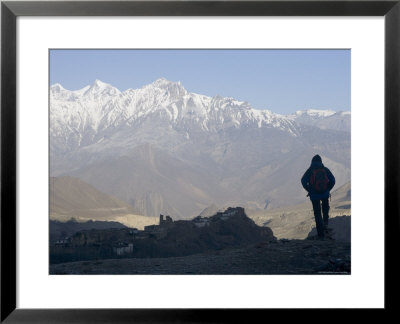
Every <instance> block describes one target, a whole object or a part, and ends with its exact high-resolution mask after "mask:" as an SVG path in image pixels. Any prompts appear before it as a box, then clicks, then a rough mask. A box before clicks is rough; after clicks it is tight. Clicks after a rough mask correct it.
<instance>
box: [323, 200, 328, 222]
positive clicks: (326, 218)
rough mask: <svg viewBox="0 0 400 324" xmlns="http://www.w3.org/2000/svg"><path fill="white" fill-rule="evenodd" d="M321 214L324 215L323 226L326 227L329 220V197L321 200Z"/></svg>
mask: <svg viewBox="0 0 400 324" xmlns="http://www.w3.org/2000/svg"><path fill="white" fill-rule="evenodd" d="M322 214H323V215H324V227H325V228H327V227H328V222H329V198H326V199H323V200H322Z"/></svg>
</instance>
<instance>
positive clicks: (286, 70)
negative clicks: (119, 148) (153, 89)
mask: <svg viewBox="0 0 400 324" xmlns="http://www.w3.org/2000/svg"><path fill="white" fill-rule="evenodd" d="M161 77H163V78H166V79H168V80H171V81H181V83H182V85H183V86H184V87H185V88H186V89H187V90H188V91H190V92H195V93H200V94H204V95H208V96H215V95H221V96H227V97H234V98H235V99H238V100H242V101H247V102H249V103H250V104H251V105H252V106H253V107H254V108H256V109H270V110H272V111H273V112H276V113H281V114H288V113H292V112H294V111H296V110H300V109H308V108H313V109H332V110H336V111H339V110H350V50H259V49H256V50H50V84H54V83H60V84H61V85H63V87H64V88H66V89H69V90H77V89H81V88H83V87H84V86H86V85H89V84H92V83H93V82H94V81H95V80H96V79H99V80H101V81H103V82H106V83H110V84H112V85H113V86H115V87H116V88H118V89H119V90H121V91H124V90H126V89H130V88H140V87H142V86H144V85H146V84H149V83H151V82H153V81H154V80H156V79H158V78H161Z"/></svg>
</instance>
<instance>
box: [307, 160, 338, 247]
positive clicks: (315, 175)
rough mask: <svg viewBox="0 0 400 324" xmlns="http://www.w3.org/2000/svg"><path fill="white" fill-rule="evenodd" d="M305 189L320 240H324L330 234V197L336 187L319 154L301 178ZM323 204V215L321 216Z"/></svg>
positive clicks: (333, 178)
mask: <svg viewBox="0 0 400 324" xmlns="http://www.w3.org/2000/svg"><path fill="white" fill-rule="evenodd" d="M301 184H302V185H303V188H304V189H305V190H306V191H307V192H308V195H307V196H309V197H310V200H311V202H312V206H313V210H314V217H315V224H316V226H317V233H318V238H320V239H324V237H325V234H326V233H327V232H328V221H329V197H330V191H331V189H332V188H333V186H334V185H335V177H334V176H333V174H332V172H331V171H330V170H329V169H328V168H327V167H325V166H324V165H323V164H322V159H321V157H320V156H319V155H318V154H317V155H315V156H314V157H313V158H312V160H311V165H310V167H309V168H308V169H307V171H306V172H305V173H304V175H303V177H302V178H301ZM321 204H322V215H323V218H322V215H321Z"/></svg>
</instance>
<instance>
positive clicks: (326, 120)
mask: <svg viewBox="0 0 400 324" xmlns="http://www.w3.org/2000/svg"><path fill="white" fill-rule="evenodd" d="M287 118H288V119H290V120H292V121H294V122H296V123H298V124H304V125H310V126H315V127H318V128H321V129H331V130H338V131H346V132H350V127H351V112H350V111H339V112H336V111H333V110H317V109H306V110H298V111H296V112H295V113H294V114H291V115H288V116H287Z"/></svg>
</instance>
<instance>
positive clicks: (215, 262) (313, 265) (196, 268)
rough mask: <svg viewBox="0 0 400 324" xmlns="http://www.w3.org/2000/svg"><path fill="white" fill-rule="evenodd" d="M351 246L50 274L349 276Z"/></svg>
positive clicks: (249, 250) (248, 251)
mask: <svg viewBox="0 0 400 324" xmlns="http://www.w3.org/2000/svg"><path fill="white" fill-rule="evenodd" d="M350 250H351V249H350V243H349V242H341V241H335V240H324V241H320V240H285V239H282V240H278V241H275V242H267V241H266V242H262V243H258V244H252V245H248V246H246V247H242V248H234V249H224V250H217V251H212V252H207V253H202V254H195V255H190V256H185V257H170V258H133V259H109V260H95V261H81V262H70V263H61V264H56V265H51V266H50V274H58V275H61V274H142V275H146V274H156V275H157V274H177V275H184V274H189V275H192V274H222V275H227V274H350V271H351V270H350V269H351V261H350Z"/></svg>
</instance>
